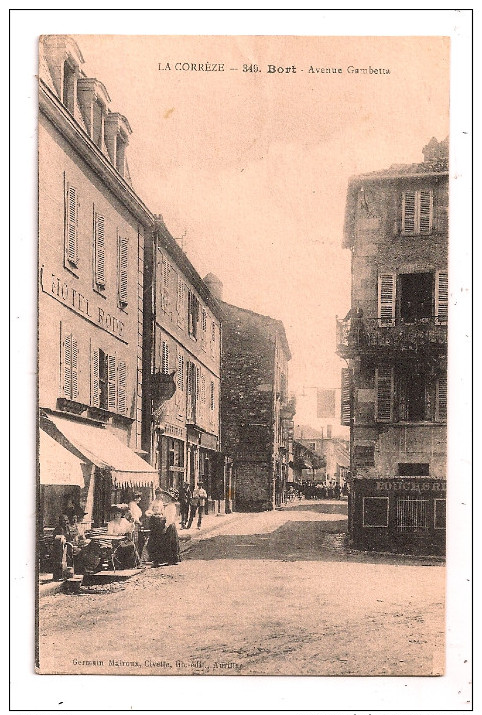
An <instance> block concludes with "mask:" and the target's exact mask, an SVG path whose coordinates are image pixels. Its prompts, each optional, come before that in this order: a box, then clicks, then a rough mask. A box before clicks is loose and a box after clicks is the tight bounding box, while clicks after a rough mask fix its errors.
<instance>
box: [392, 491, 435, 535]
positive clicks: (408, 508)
mask: <svg viewBox="0 0 482 715" xmlns="http://www.w3.org/2000/svg"><path fill="white" fill-rule="evenodd" d="M429 507H430V502H429V500H428V499H417V498H415V497H414V498H412V497H402V498H400V499H397V511H396V527H397V530H398V531H426V530H427V529H428V528H429V527H430V509H429Z"/></svg>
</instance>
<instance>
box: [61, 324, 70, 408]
mask: <svg viewBox="0 0 482 715" xmlns="http://www.w3.org/2000/svg"><path fill="white" fill-rule="evenodd" d="M63 373H64V380H63V388H64V395H65V397H68V398H69V399H70V398H71V396H72V334H71V333H68V334H67V335H66V336H65V337H64V365H63Z"/></svg>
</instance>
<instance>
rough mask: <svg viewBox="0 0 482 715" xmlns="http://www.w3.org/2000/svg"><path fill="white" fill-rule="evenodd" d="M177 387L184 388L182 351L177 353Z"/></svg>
mask: <svg viewBox="0 0 482 715" xmlns="http://www.w3.org/2000/svg"><path fill="white" fill-rule="evenodd" d="M177 389H178V390H181V391H183V390H184V355H183V354H182V353H178V355H177Z"/></svg>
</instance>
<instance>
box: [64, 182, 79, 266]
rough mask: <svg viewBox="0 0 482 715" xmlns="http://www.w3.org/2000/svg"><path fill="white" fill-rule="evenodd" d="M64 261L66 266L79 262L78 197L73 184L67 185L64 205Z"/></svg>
mask: <svg viewBox="0 0 482 715" xmlns="http://www.w3.org/2000/svg"><path fill="white" fill-rule="evenodd" d="M65 217H66V222H65V262H66V265H67V267H68V268H77V266H78V264H79V226H78V225H79V197H78V192H77V189H76V188H75V186H72V185H71V184H68V185H67V193H66V206H65Z"/></svg>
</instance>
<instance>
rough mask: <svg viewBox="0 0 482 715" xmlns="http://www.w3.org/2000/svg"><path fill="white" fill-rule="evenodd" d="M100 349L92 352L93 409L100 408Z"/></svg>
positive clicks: (91, 399)
mask: <svg viewBox="0 0 482 715" xmlns="http://www.w3.org/2000/svg"><path fill="white" fill-rule="evenodd" d="M99 361H100V359H99V348H92V350H91V396H90V401H91V404H92V406H93V407H100V380H99Z"/></svg>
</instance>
